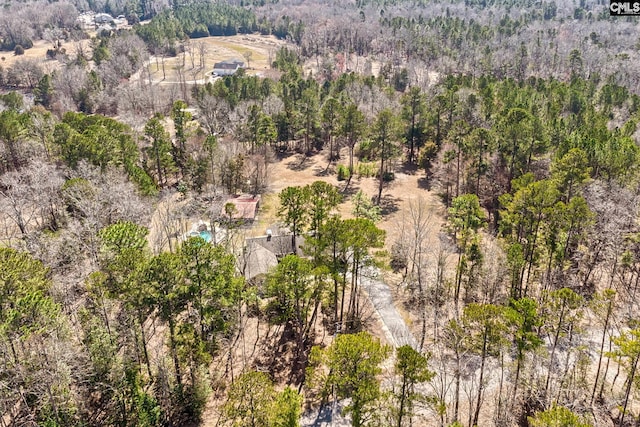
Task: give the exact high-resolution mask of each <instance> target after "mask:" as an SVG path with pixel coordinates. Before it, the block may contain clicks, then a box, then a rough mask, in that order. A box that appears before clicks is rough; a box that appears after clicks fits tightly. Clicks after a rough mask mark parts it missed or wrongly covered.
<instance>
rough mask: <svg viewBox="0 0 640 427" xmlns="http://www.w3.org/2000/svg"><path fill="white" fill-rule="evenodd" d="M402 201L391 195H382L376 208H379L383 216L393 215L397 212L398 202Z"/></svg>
mask: <svg viewBox="0 0 640 427" xmlns="http://www.w3.org/2000/svg"><path fill="white" fill-rule="evenodd" d="M401 201H402V199H400V198H399V197H394V196H392V195H391V194H384V195H382V199H381V200H380V203H379V204H378V206H380V213H381V214H382V215H383V216H387V215H391V214H393V213H396V212H398V210H399V209H400V202H401Z"/></svg>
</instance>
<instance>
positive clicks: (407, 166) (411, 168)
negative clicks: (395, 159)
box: [399, 162, 420, 175]
mask: <svg viewBox="0 0 640 427" xmlns="http://www.w3.org/2000/svg"><path fill="white" fill-rule="evenodd" d="M419 169H420V168H419V167H418V166H417V165H416V164H414V163H406V162H405V163H402V166H401V167H400V170H399V172H402V173H404V174H407V175H415V174H417V173H418V171H419Z"/></svg>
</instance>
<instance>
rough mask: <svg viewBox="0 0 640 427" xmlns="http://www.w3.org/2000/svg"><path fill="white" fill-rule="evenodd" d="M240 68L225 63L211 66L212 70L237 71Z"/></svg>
mask: <svg viewBox="0 0 640 427" xmlns="http://www.w3.org/2000/svg"><path fill="white" fill-rule="evenodd" d="M239 67H240V66H239V65H238V64H231V63H226V62H216V63H215V64H213V69H214V70H237V69H238V68H239Z"/></svg>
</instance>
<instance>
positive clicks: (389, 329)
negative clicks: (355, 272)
mask: <svg viewBox="0 0 640 427" xmlns="http://www.w3.org/2000/svg"><path fill="white" fill-rule="evenodd" d="M360 286H361V287H362V289H364V291H365V292H366V293H367V295H368V297H369V300H370V301H371V304H372V305H373V307H374V308H375V310H376V314H377V315H378V316H379V317H380V323H381V326H382V330H383V331H384V334H385V337H386V338H387V341H389V343H390V344H391V345H392V346H393V347H395V348H398V347H402V346H403V345H410V346H411V347H413V348H414V349H416V350H417V349H418V342H417V341H416V339H415V338H414V336H413V334H412V333H411V331H410V330H409V327H408V326H407V324H406V323H405V321H404V319H403V318H402V316H401V315H400V313H399V312H398V310H397V309H396V307H395V305H394V304H393V296H392V295H391V289H389V285H387V284H386V283H385V282H384V281H383V280H382V278H381V274H380V269H378V268H374V267H365V268H363V269H362V273H361V276H360Z"/></svg>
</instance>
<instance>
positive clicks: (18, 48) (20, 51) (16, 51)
mask: <svg viewBox="0 0 640 427" xmlns="http://www.w3.org/2000/svg"><path fill="white" fill-rule="evenodd" d="M13 53H14V54H15V55H24V48H23V47H22V45H19V44H17V45H16V47H15V49H14V50H13Z"/></svg>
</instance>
